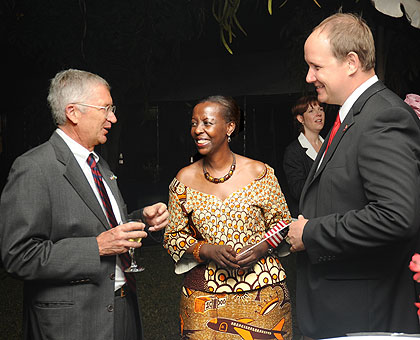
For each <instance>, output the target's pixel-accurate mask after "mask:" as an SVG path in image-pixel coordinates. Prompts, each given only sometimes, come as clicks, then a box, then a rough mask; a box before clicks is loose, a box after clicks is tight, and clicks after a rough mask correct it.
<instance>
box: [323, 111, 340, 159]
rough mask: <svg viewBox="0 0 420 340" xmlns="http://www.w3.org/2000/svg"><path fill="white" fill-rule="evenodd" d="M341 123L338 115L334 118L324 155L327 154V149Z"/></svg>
mask: <svg viewBox="0 0 420 340" xmlns="http://www.w3.org/2000/svg"><path fill="white" fill-rule="evenodd" d="M340 125H341V121H340V113H338V114H337V118H335V122H334V125H333V128H332V130H331V133H330V138H328V143H327V147H326V148H325V152H324V155H325V154H326V153H327V150H328V147H329V146H330V144H331V142H332V140H333V138H334V136H335V134H336V133H337V131H338V129H339V128H340Z"/></svg>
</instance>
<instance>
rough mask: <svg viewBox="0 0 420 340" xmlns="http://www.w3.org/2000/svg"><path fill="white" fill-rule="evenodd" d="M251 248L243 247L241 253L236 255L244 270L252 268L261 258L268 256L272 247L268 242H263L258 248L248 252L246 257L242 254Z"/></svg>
mask: <svg viewBox="0 0 420 340" xmlns="http://www.w3.org/2000/svg"><path fill="white" fill-rule="evenodd" d="M249 247H251V245H247V246H245V247H243V248H242V249H241V252H240V253H238V255H236V260H237V261H238V265H239V266H240V267H241V268H243V269H248V268H251V267H252V266H253V265H254V264H255V263H256V262H257V261H258V260H259V259H260V258H261V257H263V256H264V255H265V254H267V251H268V248H270V245H269V244H268V243H267V242H266V241H265V242H261V243H260V244H259V245H258V246H256V247H254V248H252V250H250V251H248V252H246V253H245V255H242V253H243V252H244V251H245V250H246V249H248V248H249Z"/></svg>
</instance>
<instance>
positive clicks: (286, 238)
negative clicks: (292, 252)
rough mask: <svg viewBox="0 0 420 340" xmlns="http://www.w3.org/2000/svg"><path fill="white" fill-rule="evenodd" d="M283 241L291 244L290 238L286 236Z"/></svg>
mask: <svg viewBox="0 0 420 340" xmlns="http://www.w3.org/2000/svg"><path fill="white" fill-rule="evenodd" d="M284 240H285V241H286V242H287V243H289V244H291V243H290V237H289V236H286V237H285V238H284Z"/></svg>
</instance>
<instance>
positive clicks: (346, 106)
mask: <svg viewBox="0 0 420 340" xmlns="http://www.w3.org/2000/svg"><path fill="white" fill-rule="evenodd" d="M377 81H378V76H376V75H374V76H372V77H371V78H369V79H368V80H366V81H365V82H364V83H363V84H362V85H360V86H359V87H358V88H357V89H356V90H354V91H353V93H352V94H351V95H350V96H349V97H348V98H347V99H346V101H345V102H344V104H343V106H341V108H340V111H339V114H340V121H341V122H343V120H344V119H345V118H346V116H347V113H349V111H350V109H351V107H352V106H353V104H354V103H355V102H356V100H357V99H358V98H359V97H360V96H361V95H362V93H363V92H365V91H366V90H367V89H368V88H369V87H371V86H372V85H373V84H375V83H376V82H377Z"/></svg>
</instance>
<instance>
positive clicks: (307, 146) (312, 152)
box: [298, 132, 324, 160]
mask: <svg viewBox="0 0 420 340" xmlns="http://www.w3.org/2000/svg"><path fill="white" fill-rule="evenodd" d="M319 140H320V141H321V142H324V139H323V138H322V137H321V136H319ZM298 141H299V143H300V145H301V146H302V148H304V149H306V154H307V155H308V156H309V158H310V159H312V160H315V158H316V155H317V152H316V151H315V149H314V147H313V146H312V144H311V142H310V141H308V138H306V136H305V135H304V134H303V132H301V133H300V135H299V137H298Z"/></svg>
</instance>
